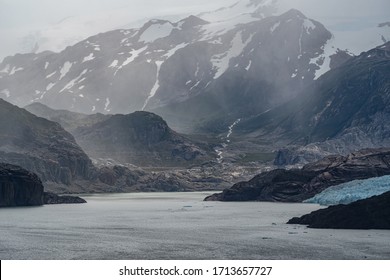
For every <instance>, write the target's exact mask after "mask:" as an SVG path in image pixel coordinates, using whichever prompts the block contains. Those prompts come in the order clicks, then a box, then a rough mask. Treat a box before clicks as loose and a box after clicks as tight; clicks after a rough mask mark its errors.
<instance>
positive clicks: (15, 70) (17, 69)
mask: <svg viewBox="0 0 390 280" xmlns="http://www.w3.org/2000/svg"><path fill="white" fill-rule="evenodd" d="M23 70H24V68H23V67H19V68H16V66H14V67H13V68H12V70H11V72H10V73H9V75H10V76H11V75H14V74H15V73H16V72H19V71H23Z"/></svg>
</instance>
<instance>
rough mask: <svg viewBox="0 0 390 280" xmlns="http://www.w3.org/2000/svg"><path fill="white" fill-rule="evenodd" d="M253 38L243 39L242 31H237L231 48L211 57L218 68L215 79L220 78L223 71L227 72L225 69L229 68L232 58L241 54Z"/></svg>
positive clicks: (215, 68)
mask: <svg viewBox="0 0 390 280" xmlns="http://www.w3.org/2000/svg"><path fill="white" fill-rule="evenodd" d="M251 40H252V36H251V37H249V38H248V39H247V40H246V41H243V39H242V32H241V31H240V32H237V33H236V35H235V36H234V38H233V40H232V42H231V45H230V49H229V50H228V51H226V52H224V53H222V54H218V55H215V56H213V57H212V58H211V63H212V64H213V69H214V70H216V72H215V75H214V79H218V78H219V77H220V76H221V75H222V74H223V73H225V71H226V70H227V69H228V68H229V62H230V59H232V58H234V57H237V56H239V55H240V54H241V53H242V52H243V50H244V48H245V47H246V46H247V44H248V43H249V42H250V41H251Z"/></svg>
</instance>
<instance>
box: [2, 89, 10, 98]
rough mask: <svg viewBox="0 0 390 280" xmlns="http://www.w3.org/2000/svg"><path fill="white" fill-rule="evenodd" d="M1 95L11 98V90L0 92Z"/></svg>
mask: <svg viewBox="0 0 390 280" xmlns="http://www.w3.org/2000/svg"><path fill="white" fill-rule="evenodd" d="M0 93H1V94H4V95H5V97H7V98H9V97H10V96H11V94H10V91H9V89H7V88H6V89H3V90H2V91H0Z"/></svg>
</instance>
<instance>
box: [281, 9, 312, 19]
mask: <svg viewBox="0 0 390 280" xmlns="http://www.w3.org/2000/svg"><path fill="white" fill-rule="evenodd" d="M284 15H285V16H288V17H290V18H292V17H298V18H302V19H307V17H306V16H305V15H304V14H303V13H302V12H301V11H299V10H297V9H290V10H288V11H287V12H285V13H284Z"/></svg>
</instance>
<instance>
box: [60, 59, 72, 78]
mask: <svg viewBox="0 0 390 280" xmlns="http://www.w3.org/2000/svg"><path fill="white" fill-rule="evenodd" d="M72 65H73V64H72V63H70V62H69V61H66V62H65V63H64V66H62V68H61V70H60V73H61V76H60V80H62V78H63V77H65V76H66V74H68V73H69V70H70V68H72Z"/></svg>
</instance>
